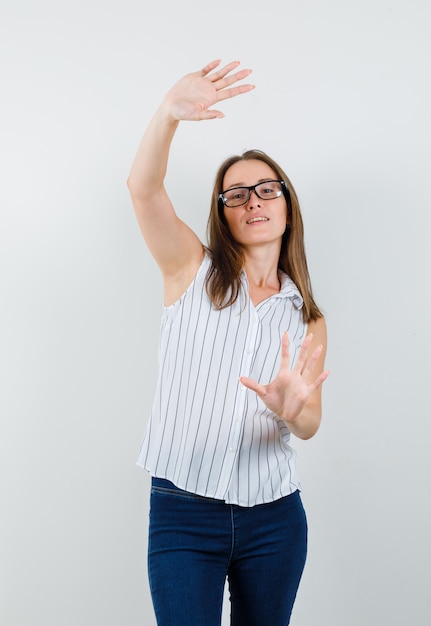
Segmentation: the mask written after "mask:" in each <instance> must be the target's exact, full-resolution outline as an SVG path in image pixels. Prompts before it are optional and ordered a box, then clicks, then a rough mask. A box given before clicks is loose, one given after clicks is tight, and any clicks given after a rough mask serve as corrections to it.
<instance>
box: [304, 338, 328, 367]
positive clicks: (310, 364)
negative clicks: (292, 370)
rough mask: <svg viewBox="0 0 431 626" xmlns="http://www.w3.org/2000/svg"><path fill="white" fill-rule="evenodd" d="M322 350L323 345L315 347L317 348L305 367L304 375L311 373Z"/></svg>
mask: <svg viewBox="0 0 431 626" xmlns="http://www.w3.org/2000/svg"><path fill="white" fill-rule="evenodd" d="M322 350H323V345H322V344H320V346H317V348H316V349H315V350H314V352H313V354H312V355H311V359H310V360H309V361H308V363H307V366H306V367H305V370H304V373H305V372H308V373H311V372H312V371H313V370H314V368H315V366H316V363H317V361H318V360H319V357H320V355H321V353H322Z"/></svg>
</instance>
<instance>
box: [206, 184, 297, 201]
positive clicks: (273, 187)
mask: <svg viewBox="0 0 431 626" xmlns="http://www.w3.org/2000/svg"><path fill="white" fill-rule="evenodd" d="M283 188H284V189H286V183H285V182H284V180H265V181H264V182H263V183H258V184H257V185H251V186H250V187H232V189H227V190H226V191H222V192H221V193H220V194H219V196H218V197H219V200H221V201H222V202H223V204H224V205H225V206H227V207H231V208H233V207H237V206H242V205H243V204H247V202H248V201H249V200H250V195H251V192H252V191H254V193H255V194H256V196H257V197H258V198H260V199H261V200H274V198H279V197H280V196H281V195H282V194H283Z"/></svg>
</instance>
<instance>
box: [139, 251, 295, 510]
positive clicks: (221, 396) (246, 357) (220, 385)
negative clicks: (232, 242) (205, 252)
mask: <svg viewBox="0 0 431 626" xmlns="http://www.w3.org/2000/svg"><path fill="white" fill-rule="evenodd" d="M209 266H210V260H209V258H208V256H205V257H204V260H203V262H202V264H201V266H200V268H199V270H198V272H197V274H196V276H195V279H194V281H193V282H192V284H191V285H190V287H189V288H188V289H187V291H186V292H185V293H184V295H183V296H182V297H181V298H180V299H179V300H178V301H177V302H176V303H175V304H173V305H172V306H169V307H165V308H164V312H163V316H162V322H161V333H160V345H159V375H158V382H157V387H156V393H155V398H154V403H153V407H152V411H151V415H150V419H149V422H148V425H147V429H146V433H145V437H144V440H143V443H142V446H141V450H140V453H139V457H138V461H137V464H138V465H139V466H141V467H143V468H145V469H146V470H147V471H148V472H149V473H150V474H151V475H152V476H157V477H159V478H166V479H168V480H170V481H171V482H173V483H174V484H175V485H177V487H179V488H180V489H184V490H186V491H190V492H192V493H195V494H199V495H202V496H206V497H211V498H217V499H221V500H224V501H225V502H227V503H230V504H238V505H241V506H247V507H250V506H254V505H256V504H262V503H264V502H272V501H273V500H276V499H278V498H281V497H283V496H285V495H288V494H290V493H292V492H293V491H295V490H296V489H298V488H300V483H299V480H298V476H297V470H296V462H295V461H296V453H295V451H294V450H293V449H292V448H291V446H290V432H289V429H288V427H287V425H286V423H285V422H284V421H283V420H282V419H280V418H279V417H277V416H276V415H275V414H274V413H273V412H271V411H270V410H269V409H268V408H267V407H266V406H265V405H264V403H263V402H262V401H261V400H260V398H259V397H258V396H257V395H256V393H255V392H253V391H251V390H249V389H247V388H246V387H244V386H243V385H242V384H241V383H240V382H239V376H249V377H250V378H253V379H255V380H257V381H259V382H260V383H262V384H266V383H268V382H270V381H271V380H272V379H273V378H274V377H275V375H276V374H277V372H278V368H279V365H280V347H281V337H282V334H283V333H284V332H285V331H288V333H289V339H290V347H291V360H292V365H293V363H294V362H295V360H296V358H297V355H298V352H299V348H300V346H301V343H302V341H303V339H304V336H305V332H306V324H305V323H304V321H303V316H302V311H301V308H302V304H303V301H302V298H301V295H300V293H299V291H298V289H297V287H296V286H295V284H294V283H293V282H292V280H291V279H290V278H289V277H288V276H287V275H286V274H283V273H280V281H281V289H280V292H279V293H277V294H275V295H273V296H271V297H270V298H268V299H266V300H264V301H263V302H261V303H259V304H258V305H257V306H254V305H253V303H252V302H251V300H250V298H249V296H248V289H247V277H246V275H245V272H243V276H242V282H243V285H244V287H245V288H244V289H242V290H240V295H239V297H238V299H237V301H236V302H235V303H234V304H233V305H232V306H230V307H228V308H226V309H222V310H221V311H219V310H216V309H215V308H214V307H213V306H212V304H211V301H210V299H209V297H208V295H207V292H206V287H205V278H206V274H207V271H208V269H209Z"/></svg>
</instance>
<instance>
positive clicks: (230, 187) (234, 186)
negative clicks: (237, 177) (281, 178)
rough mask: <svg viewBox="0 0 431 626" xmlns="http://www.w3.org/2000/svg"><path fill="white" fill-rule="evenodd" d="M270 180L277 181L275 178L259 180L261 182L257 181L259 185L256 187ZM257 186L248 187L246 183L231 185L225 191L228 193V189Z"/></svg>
mask: <svg viewBox="0 0 431 626" xmlns="http://www.w3.org/2000/svg"><path fill="white" fill-rule="evenodd" d="M270 180H277V179H275V178H268V177H266V178H259V180H258V181H257V183H255V185H260V183H266V182H268V181H270ZM255 185H246V184H245V183H235V184H234V185H229V187H226V189H225V191H227V190H228V189H235V188H236V187H250V186H251V187H254V186H255Z"/></svg>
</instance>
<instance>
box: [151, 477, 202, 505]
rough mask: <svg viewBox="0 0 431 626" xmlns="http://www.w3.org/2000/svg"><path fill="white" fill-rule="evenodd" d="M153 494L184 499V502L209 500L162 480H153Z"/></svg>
mask: <svg viewBox="0 0 431 626" xmlns="http://www.w3.org/2000/svg"><path fill="white" fill-rule="evenodd" d="M151 494H154V495H156V494H158V495H162V496H173V497H175V498H183V499H184V500H207V499H208V498H205V497H204V496H198V495H197V494H195V493H191V492H190V491H184V490H183V489H180V488H179V487H176V486H175V485H174V484H173V483H171V482H170V481H168V480H165V479H162V478H156V479H154V478H153V481H152V485H151Z"/></svg>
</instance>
